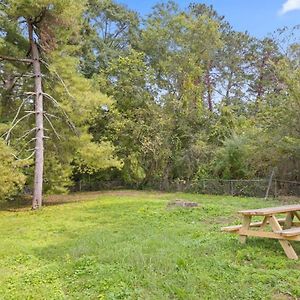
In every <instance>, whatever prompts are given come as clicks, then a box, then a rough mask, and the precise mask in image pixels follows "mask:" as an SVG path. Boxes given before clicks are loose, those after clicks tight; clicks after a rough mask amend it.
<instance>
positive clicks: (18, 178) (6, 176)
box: [0, 140, 26, 201]
mask: <svg viewBox="0 0 300 300" xmlns="http://www.w3.org/2000/svg"><path fill="white" fill-rule="evenodd" d="M23 165H24V162H23V161H17V160H15V159H14V157H13V150H12V149H11V148H10V147H9V146H7V145H6V144H5V143H4V141H3V140H0V201H4V200H8V199H11V198H12V197H13V196H15V195H16V194H17V193H18V192H19V191H20V190H21V189H22V188H23V186H24V184H25V179H26V177H25V175H24V174H23V173H22V166H23Z"/></svg>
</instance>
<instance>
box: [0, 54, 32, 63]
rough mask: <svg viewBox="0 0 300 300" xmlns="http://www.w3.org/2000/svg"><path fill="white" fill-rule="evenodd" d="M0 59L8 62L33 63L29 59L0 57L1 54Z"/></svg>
mask: <svg viewBox="0 0 300 300" xmlns="http://www.w3.org/2000/svg"><path fill="white" fill-rule="evenodd" d="M0 59H1V60H9V61H18V62H23V63H30V64H31V63H32V62H33V60H32V59H30V58H16V57H12V56H6V55H1V54H0Z"/></svg>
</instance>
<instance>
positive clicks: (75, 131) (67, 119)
mask: <svg viewBox="0 0 300 300" xmlns="http://www.w3.org/2000/svg"><path fill="white" fill-rule="evenodd" d="M43 95H45V96H46V97H47V98H48V99H50V100H51V101H52V102H53V103H54V104H55V105H56V106H57V107H59V108H60V110H61V111H62V113H63V115H64V117H65V118H66V121H67V124H68V125H69V127H70V128H71V129H72V130H73V132H74V133H75V134H76V135H78V131H77V130H76V127H75V125H74V124H73V122H72V121H71V120H70V118H69V116H68V115H67V113H66V112H65V110H64V109H63V108H62V107H61V105H60V104H59V103H58V101H57V100H56V99H55V98H53V97H52V96H51V95H49V94H47V93H43Z"/></svg>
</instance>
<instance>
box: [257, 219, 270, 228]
mask: <svg viewBox="0 0 300 300" xmlns="http://www.w3.org/2000/svg"><path fill="white" fill-rule="evenodd" d="M268 221H269V216H266V217H264V220H263V222H262V223H261V225H260V227H259V229H258V231H263V229H264V228H265V227H266V225H267V224H268Z"/></svg>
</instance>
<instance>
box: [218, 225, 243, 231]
mask: <svg viewBox="0 0 300 300" xmlns="http://www.w3.org/2000/svg"><path fill="white" fill-rule="evenodd" d="M240 228H242V225H233V226H226V227H222V228H221V230H222V231H227V232H232V231H238V230H239V229H240Z"/></svg>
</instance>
